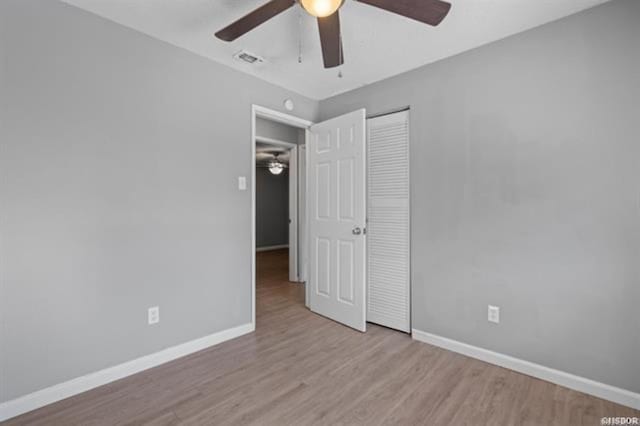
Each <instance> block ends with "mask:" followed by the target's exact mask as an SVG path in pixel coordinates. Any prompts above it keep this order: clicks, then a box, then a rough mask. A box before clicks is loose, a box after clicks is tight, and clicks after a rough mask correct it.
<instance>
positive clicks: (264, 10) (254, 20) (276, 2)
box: [216, 0, 296, 41]
mask: <svg viewBox="0 0 640 426" xmlns="http://www.w3.org/2000/svg"><path fill="white" fill-rule="evenodd" d="M294 4H296V2H295V0H271V1H270V2H269V3H266V4H264V5H262V6H260V7H259V8H257V9H256V10H254V11H253V12H251V13H249V14H248V15H245V16H243V17H242V18H240V19H238V20H237V21H236V22H234V23H233V24H231V25H229V26H228V27H225V28H223V29H221V30H220V31H218V32H217V33H216V37H218V38H219V39H220V40H224V41H233V40H235V39H237V38H238V37H240V36H241V35H243V34H246V33H248V32H249V31H251V30H252V29H254V28H255V27H257V26H258V25H260V24H262V23H264V22H266V21H268V20H269V19H271V18H273V17H274V16H276V15H278V14H280V13H282V12H284V11H285V10H287V9H289V8H290V7H291V6H293V5H294Z"/></svg>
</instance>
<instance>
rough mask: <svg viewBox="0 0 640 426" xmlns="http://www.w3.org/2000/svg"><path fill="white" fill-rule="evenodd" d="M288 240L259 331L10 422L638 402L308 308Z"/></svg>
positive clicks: (557, 414) (266, 277)
mask: <svg viewBox="0 0 640 426" xmlns="http://www.w3.org/2000/svg"><path fill="white" fill-rule="evenodd" d="M287 267H288V259H287V255H286V251H274V252H263V253H259V254H258V263H257V276H258V283H257V289H256V295H257V305H256V315H257V318H256V320H257V325H256V331H255V333H251V334H249V335H245V336H242V337H239V338H237V339H233V340H231V341H228V342H225V343H223V344H220V345H217V346H214V347H212V348H209V349H206V350H203V351H200V352H198V353H195V354H191V355H189V356H186V357H184V358H181V359H179V360H175V361H172V362H170V363H167V364H164V365H161V366H158V367H155V368H153V369H150V370H147V371H144V372H142V373H139V374H136V375H134V376H131V377H127V378H124V379H122V380H118V381H116V382H114V383H110V384H108V385H105V386H102V387H100V388H97V389H93V390H91V391H89V392H85V393H83V394H81V395H77V396H75V397H72V398H69V399H67V400H64V401H60V402H58V403H56V404H52V405H50V406H48V407H43V408H41V409H39V410H36V411H33V412H31V413H27V414H25V415H22V416H19V417H17V418H14V419H12V420H9V421H7V422H5V423H2V425H6V426H14V425H46V426H50V425H53V426H57V425H61V426H72V425H82V426H88V425H96V426H104V425H162V426H173V425H261V426H263V425H278V426H281V425H307V424H309V425H421V424H424V425H452V424H455V425H518V426H520V425H557V426H560V425H596V424H599V422H600V418H601V417H604V416H608V417H616V416H625V417H634V416H636V417H640V412H638V411H636V410H633V409H631V408H627V407H622V406H620V405H617V404H614V403H611V402H608V401H604V400H601V399H598V398H594V397H591V396H588V395H585V394H582V393H579V392H575V391H572V390H570V389H566V388H562V387H560V386H556V385H554V384H551V383H548V382H544V381H542V380H538V379H535V378H532V377H528V376H525V375H522V374H519V373H516V372H513V371H510V370H507V369H503V368H500V367H496V366H493V365H490V364H487V363H484V362H481V361H478V360H475V359H471V358H467V357H465V356H462V355H459V354H456V353H452V352H449V351H446V350H443V349H441V348H436V347H433V346H430V345H427V344H423V343H419V342H416V341H413V340H411V338H410V337H409V336H408V335H405V334H403V333H399V332H396V331H393V330H389V329H387V328H384V327H378V326H375V325H369V326H368V331H367V333H360V332H358V331H355V330H352V329H349V328H347V327H344V326H342V325H340V324H337V323H335V322H333V321H331V320H328V319H326V318H323V317H321V316H319V315H315V314H313V313H312V312H310V311H309V310H308V309H306V308H305V307H304V286H303V285H300V284H296V283H289V282H288V281H287V275H288V272H287Z"/></svg>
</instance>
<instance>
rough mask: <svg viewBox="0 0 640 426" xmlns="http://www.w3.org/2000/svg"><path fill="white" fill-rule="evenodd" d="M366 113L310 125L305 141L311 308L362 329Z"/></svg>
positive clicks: (363, 316)
mask: <svg viewBox="0 0 640 426" xmlns="http://www.w3.org/2000/svg"><path fill="white" fill-rule="evenodd" d="M365 129H366V112H365V110H364V109H361V110H358V111H354V112H351V113H349V114H345V115H343V116H340V117H336V118H333V119H331V120H328V121H325V122H323V123H319V124H315V125H313V126H311V129H310V133H311V137H310V138H309V140H308V145H307V189H308V193H307V200H308V201H307V203H308V207H309V208H308V218H309V282H308V284H309V285H310V307H311V310H312V311H314V312H316V313H319V314H321V315H323V316H326V317H328V318H331V319H333V320H335V321H338V322H340V323H343V324H345V325H348V326H350V327H353V328H355V329H356V330H359V331H363V332H364V331H366V246H367V245H366V238H367V237H366V233H365V226H366V197H367V194H366V151H365V141H366V134H365V133H366V132H365Z"/></svg>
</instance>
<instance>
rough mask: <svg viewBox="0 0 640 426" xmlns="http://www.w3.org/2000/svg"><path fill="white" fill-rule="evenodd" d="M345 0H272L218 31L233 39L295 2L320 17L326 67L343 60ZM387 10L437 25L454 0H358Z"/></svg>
mask: <svg viewBox="0 0 640 426" xmlns="http://www.w3.org/2000/svg"><path fill="white" fill-rule="evenodd" d="M344 1H345V0H271V1H270V2H268V3H265V4H264V5H262V6H261V7H259V8H257V9H255V10H254V11H253V12H251V13H249V14H248V15H245V16H244V17H242V18H240V19H238V20H237V21H235V22H234V23H232V24H231V25H229V26H227V27H225V28H223V29H222V30H220V31H218V32H217V33H216V37H218V38H219V39H220V40H224V41H233V40H235V39H237V38H238V37H240V36H242V35H244V34H246V33H248V32H249V31H251V30H252V29H254V28H256V27H257V26H259V25H260V24H262V23H264V22H266V21H268V20H269V19H271V18H273V17H274V16H276V15H279V14H280V13H282V12H284V11H285V10H288V9H289V8H291V7H293V6H294V5H295V4H296V2H298V3H300V5H301V6H302V8H303V9H304V10H306V11H307V12H308V13H309V14H310V15H312V16H314V17H316V18H317V19H318V29H319V30H320V44H321V45H322V58H323V60H324V67H325V68H333V67H337V66H339V65H342V64H343V63H344V55H343V51H342V37H341V34H340V14H339V9H340V7H342V5H343V4H344ZM356 1H358V2H360V3H364V4H368V5H370V6H374V7H377V8H380V9H383V10H386V11H388V12H392V13H396V14H398V15H402V16H405V17H407V18H411V19H415V20H416V21H420V22H423V23H425V24H428V25H432V26H436V25H438V24H439V23H440V22H442V20H443V19H444V18H445V16H447V13H449V9H451V4H450V3H447V2H445V1H442V0H356Z"/></svg>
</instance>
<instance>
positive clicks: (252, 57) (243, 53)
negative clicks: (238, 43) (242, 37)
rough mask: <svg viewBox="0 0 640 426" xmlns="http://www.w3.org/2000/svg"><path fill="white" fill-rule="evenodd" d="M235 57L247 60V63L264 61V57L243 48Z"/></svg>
mask: <svg viewBox="0 0 640 426" xmlns="http://www.w3.org/2000/svg"><path fill="white" fill-rule="evenodd" d="M233 59H235V60H236V61H240V62H246V63H247V64H259V63H261V62H264V59H263V58H262V57H260V56H258V55H254V54H253V53H250V52H247V51H246V50H241V51H239V52H238V53H236V54H235V55H233Z"/></svg>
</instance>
